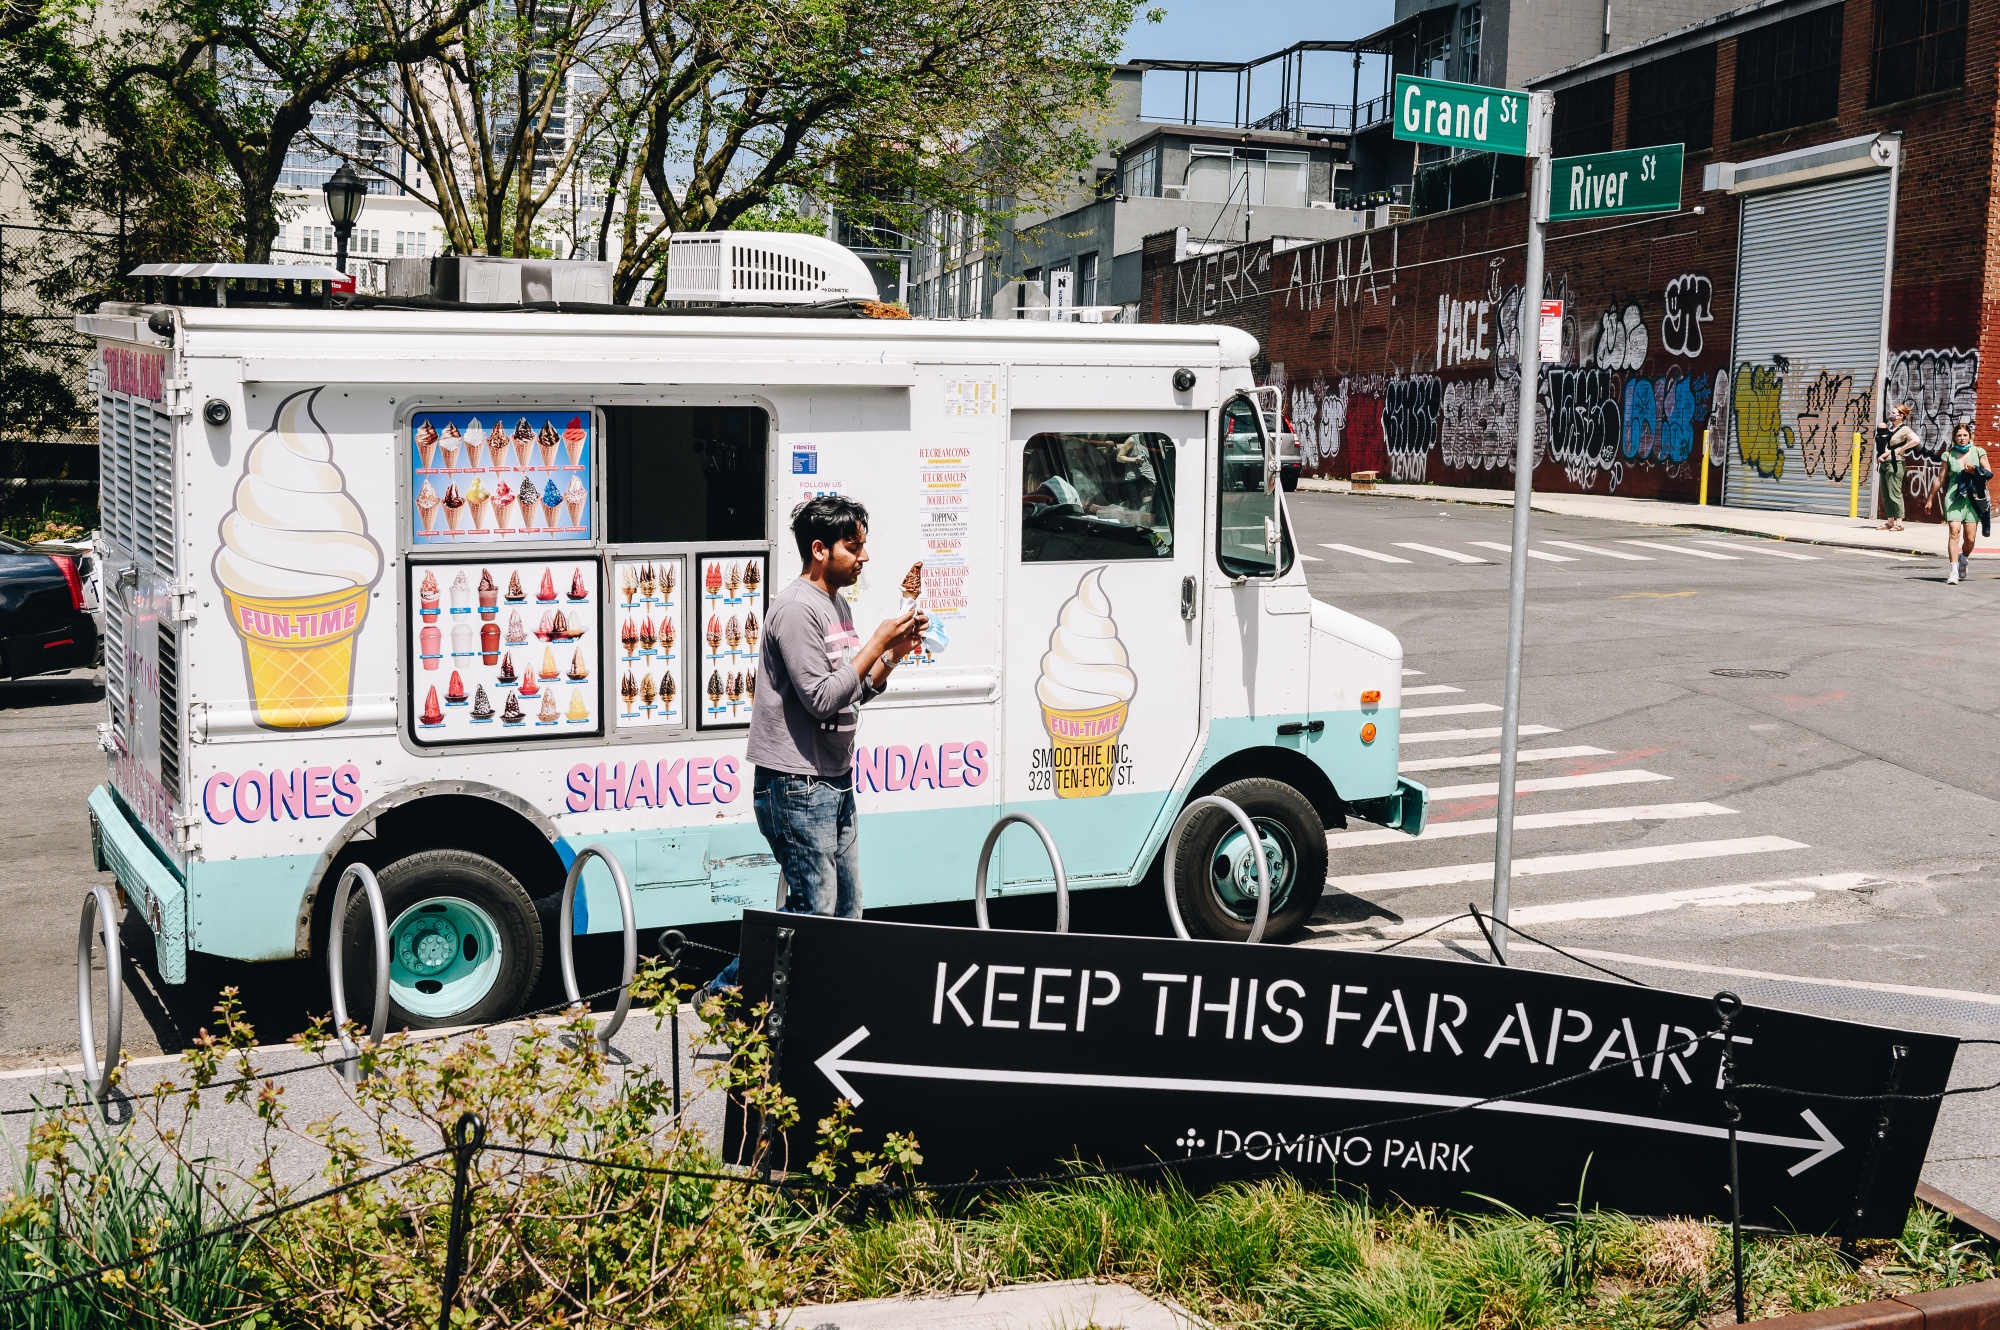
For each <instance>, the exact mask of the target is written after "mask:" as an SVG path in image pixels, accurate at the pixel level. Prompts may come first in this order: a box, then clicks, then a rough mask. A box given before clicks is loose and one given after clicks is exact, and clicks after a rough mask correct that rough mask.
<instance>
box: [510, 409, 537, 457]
mask: <svg viewBox="0 0 2000 1330" xmlns="http://www.w3.org/2000/svg"><path fill="white" fill-rule="evenodd" d="M534 446H535V427H534V426H533V425H530V424H529V423H528V418H527V417H526V416H522V417H521V418H520V419H519V420H517V421H516V422H514V456H515V457H516V458H517V459H519V461H520V464H521V465H522V466H526V465H528V463H529V462H531V461H533V460H534V459H533V458H531V457H530V456H529V452H530V451H531V450H532V449H533V448H534Z"/></svg>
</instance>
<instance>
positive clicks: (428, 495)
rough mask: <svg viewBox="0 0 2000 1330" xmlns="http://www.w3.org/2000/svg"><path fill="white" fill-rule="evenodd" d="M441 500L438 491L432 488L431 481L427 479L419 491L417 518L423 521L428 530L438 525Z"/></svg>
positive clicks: (425, 528)
mask: <svg viewBox="0 0 2000 1330" xmlns="http://www.w3.org/2000/svg"><path fill="white" fill-rule="evenodd" d="M439 502H441V501H440V500H439V498H438V492H437V491H436V490H434V489H432V488H431V483H430V482H429V481H428V480H426V481H425V482H424V484H423V488H422V489H419V490H418V491H417V520H418V521H420V522H422V523H423V527H424V530H426V531H431V530H435V529H436V527H437V520H438V504H439Z"/></svg>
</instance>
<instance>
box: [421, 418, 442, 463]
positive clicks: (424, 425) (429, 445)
mask: <svg viewBox="0 0 2000 1330" xmlns="http://www.w3.org/2000/svg"><path fill="white" fill-rule="evenodd" d="M437 451H438V432H437V429H436V427H435V426H433V425H432V424H431V422H430V421H429V420H427V419H426V420H419V421H418V422H417V457H418V459H419V460H420V461H421V462H422V463H423V467H424V470H426V471H428V470H430V469H431V468H432V467H433V466H435V465H436V464H437Z"/></svg>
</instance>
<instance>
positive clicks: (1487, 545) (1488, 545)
mask: <svg viewBox="0 0 2000 1330" xmlns="http://www.w3.org/2000/svg"><path fill="white" fill-rule="evenodd" d="M1465 543H1466V544H1468V545H1477V546H1479V547H1480V548H1481V549H1486V550H1499V551H1500V552H1501V553H1502V554H1508V555H1511V554H1512V553H1513V552H1514V547H1513V546H1512V545H1502V544H1501V543H1500V542H1499V541H1497V540H1468V541H1466V542H1465ZM1528 557H1529V558H1530V559H1545V560H1547V561H1548V562H1550V563H1575V562H1576V560H1575V559H1572V558H1570V557H1569V555H1567V554H1550V553H1549V552H1548V551H1546V550H1529V551H1528Z"/></svg>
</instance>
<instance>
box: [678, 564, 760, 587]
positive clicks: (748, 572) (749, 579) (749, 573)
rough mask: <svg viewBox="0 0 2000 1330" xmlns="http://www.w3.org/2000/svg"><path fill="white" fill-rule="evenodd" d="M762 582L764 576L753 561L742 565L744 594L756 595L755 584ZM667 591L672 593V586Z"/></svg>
mask: <svg viewBox="0 0 2000 1330" xmlns="http://www.w3.org/2000/svg"><path fill="white" fill-rule="evenodd" d="M763 580H764V574H763V573H762V572H760V571H759V565H758V563H757V561H756V560H755V559H752V560H750V562H748V563H746V564H744V565H743V590H744V592H745V593H746V594H748V595H752V596H754V595H756V594H757V584H758V583H759V582H761V581H763ZM667 590H668V591H669V592H672V590H673V586H672V584H669V585H668V587H667Z"/></svg>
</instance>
